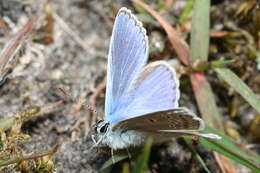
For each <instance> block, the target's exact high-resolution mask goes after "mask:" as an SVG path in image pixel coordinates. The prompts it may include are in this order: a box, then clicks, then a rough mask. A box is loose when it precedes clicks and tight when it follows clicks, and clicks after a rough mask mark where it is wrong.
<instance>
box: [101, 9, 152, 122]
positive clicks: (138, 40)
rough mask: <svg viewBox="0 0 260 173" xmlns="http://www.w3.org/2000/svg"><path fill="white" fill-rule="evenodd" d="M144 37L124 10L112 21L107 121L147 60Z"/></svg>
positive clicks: (146, 47) (132, 16)
mask: <svg viewBox="0 0 260 173" xmlns="http://www.w3.org/2000/svg"><path fill="white" fill-rule="evenodd" d="M147 57H148V38H147V36H146V30H145V29H144V28H143V27H142V23H141V22H139V21H138V20H137V18H136V17H135V16H134V15H133V14H132V13H131V11H130V10H128V9H126V8H121V9H120V11H119V12H118V15H117V17H116V20H115V24H114V28H113V32H112V37H111V42H110V48H109V56H108V69H107V71H108V72H107V89H106V103H105V107H106V109H105V116H106V118H107V119H110V118H111V116H112V114H113V112H114V111H115V110H116V109H117V107H118V106H119V105H120V104H121V100H122V97H124V96H125V95H126V93H127V91H128V90H129V87H130V86H131V85H132V83H133V81H134V80H135V79H136V76H137V74H138V73H139V72H140V70H141V69H142V67H143V66H144V64H145V63H146V61H147Z"/></svg>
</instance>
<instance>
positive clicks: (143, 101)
mask: <svg viewBox="0 0 260 173" xmlns="http://www.w3.org/2000/svg"><path fill="white" fill-rule="evenodd" d="M179 95H180V94H179V81H178V79H177V77H176V74H175V71H174V69H172V68H171V67H170V65H168V64H167V63H166V62H164V61H157V62H154V63H150V64H148V65H147V66H146V67H145V68H143V69H142V71H141V73H140V74H139V75H138V78H137V79H136V80H135V82H134V84H133V85H132V86H131V87H130V90H129V92H128V93H127V95H125V97H124V100H123V101H124V102H125V103H124V104H121V105H120V106H119V107H118V108H117V110H116V111H115V113H114V115H113V116H114V117H113V119H112V121H111V122H110V123H112V124H113V123H116V122H119V121H121V120H123V119H126V118H132V117H136V116H140V115H144V114H149V113H153V112H158V111H162V110H169V109H173V108H177V107H178V100H179Z"/></svg>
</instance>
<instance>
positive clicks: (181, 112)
mask: <svg viewBox="0 0 260 173" xmlns="http://www.w3.org/2000/svg"><path fill="white" fill-rule="evenodd" d="M117 128H122V129H126V130H138V131H144V132H153V133H160V132H163V131H164V130H165V131H176V132H178V131H180V132H183V131H199V130H202V129H203V128H204V122H203V120H201V119H200V118H198V117H196V116H195V115H194V114H193V113H191V112H190V111H189V110H187V109H185V108H177V109H170V110H165V111H159V112H153V113H150V114H145V115H142V116H138V117H133V118H129V119H125V120H123V121H120V122H119V123H117V124H116V125H115V126H114V127H113V130H116V129H117Z"/></svg>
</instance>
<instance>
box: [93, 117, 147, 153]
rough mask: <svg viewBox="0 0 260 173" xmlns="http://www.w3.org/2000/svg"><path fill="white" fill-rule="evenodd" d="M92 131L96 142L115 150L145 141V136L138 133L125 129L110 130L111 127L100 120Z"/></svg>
mask: <svg viewBox="0 0 260 173" xmlns="http://www.w3.org/2000/svg"><path fill="white" fill-rule="evenodd" d="M93 130H94V136H95V139H97V140H96V141H97V142H99V141H100V143H101V144H103V145H106V146H109V147H111V148H113V149H115V150H116V149H123V148H128V147H130V146H138V145H141V144H142V143H143V142H144V141H145V139H146V135H145V134H143V133H142V132H139V131H135V130H127V129H125V128H117V129H115V130H112V126H111V125H110V124H109V122H107V121H105V120H100V121H99V122H98V123H97V124H96V125H94V127H93Z"/></svg>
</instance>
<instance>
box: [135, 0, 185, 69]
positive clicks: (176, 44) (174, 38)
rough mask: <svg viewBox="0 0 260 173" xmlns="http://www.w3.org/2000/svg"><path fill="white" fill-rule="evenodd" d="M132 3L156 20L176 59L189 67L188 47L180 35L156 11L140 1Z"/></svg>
mask: <svg viewBox="0 0 260 173" xmlns="http://www.w3.org/2000/svg"><path fill="white" fill-rule="evenodd" d="M132 1H133V2H134V3H136V4H138V5H140V6H141V7H143V8H144V9H145V10H146V11H148V12H149V13H150V14H151V15H152V16H153V17H154V18H156V19H157V20H158V21H159V22H160V24H161V25H162V27H163V28H164V30H165V31H166V33H167V35H168V38H169V41H170V43H171V44H172V46H173V48H174V49H175V51H176V53H177V55H178V57H179V58H180V60H181V61H182V63H183V64H185V65H189V46H188V44H187V43H186V42H185V40H183V39H182V38H181V36H180V34H179V33H178V32H177V31H176V30H175V29H174V28H173V27H172V26H171V25H170V24H169V23H168V22H167V21H166V20H165V19H164V18H163V17H162V16H160V15H159V14H158V13H157V12H156V11H154V10H153V9H152V8H151V7H149V6H148V5H146V4H145V3H143V2H141V1H140V0H132Z"/></svg>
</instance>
